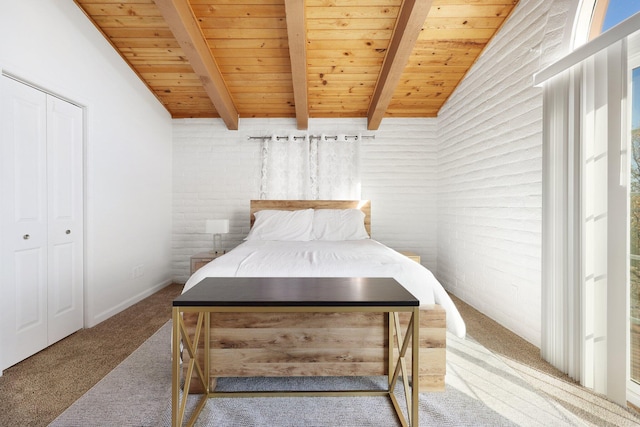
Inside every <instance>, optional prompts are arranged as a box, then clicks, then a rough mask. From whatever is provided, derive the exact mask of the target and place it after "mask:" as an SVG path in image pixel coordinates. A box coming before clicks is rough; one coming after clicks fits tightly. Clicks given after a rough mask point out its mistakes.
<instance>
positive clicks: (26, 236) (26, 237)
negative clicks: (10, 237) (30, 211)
mask: <svg viewBox="0 0 640 427" xmlns="http://www.w3.org/2000/svg"><path fill="white" fill-rule="evenodd" d="M29 237H31V236H29V235H28V234H25V235H24V236H22V238H23V239H24V240H29Z"/></svg>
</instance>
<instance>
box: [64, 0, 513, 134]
mask: <svg viewBox="0 0 640 427" xmlns="http://www.w3.org/2000/svg"><path fill="white" fill-rule="evenodd" d="M75 2H76V4H77V5H78V6H79V7H80V8H81V9H82V10H83V11H84V13H85V14H86V15H87V17H88V18H89V19H90V20H91V21H92V22H93V23H94V25H95V26H96V27H97V28H98V29H99V30H100V31H101V32H102V33H103V34H104V36H105V37H106V38H107V40H108V41H109V42H110V43H111V44H112V45H113V46H114V48H115V49H116V50H117V51H118V52H119V53H120V55H121V56H122V57H123V58H124V59H125V61H127V62H128V63H129V65H130V66H131V68H132V69H133V70H134V71H135V72H136V73H137V74H138V75H139V76H140V78H141V79H142V80H143V81H144V82H145V84H146V85H147V86H148V87H149V89H150V90H151V91H153V93H154V94H155V95H156V97H157V98H158V99H159V100H160V102H161V103H162V104H163V105H164V106H165V108H167V110H168V111H169V112H170V113H171V115H172V117H174V118H186V117H220V118H222V119H223V120H224V122H225V123H226V125H227V127H228V128H229V129H237V128H238V117H243V118H244V117H295V118H296V120H297V124H298V128H299V129H306V128H307V125H308V119H309V118H337V117H366V118H367V120H368V121H367V123H368V125H367V127H368V128H369V129H371V130H374V129H377V128H378V126H379V125H380V122H381V120H382V119H383V117H435V116H436V115H437V113H438V111H439V110H440V108H441V107H442V105H443V104H444V102H445V101H446V100H447V98H448V97H449V95H451V93H452V92H453V90H454V89H455V87H456V86H457V85H458V83H459V82H460V80H461V79H462V77H463V76H464V75H465V74H466V72H467V71H468V70H469V68H470V67H471V65H473V63H474V62H475V61H476V59H477V58H478V56H479V55H480V53H481V52H482V50H483V49H484V47H485V46H486V44H487V43H488V42H489V40H491V38H492V37H493V35H494V34H495V33H496V32H497V31H498V29H499V28H500V27H501V26H502V24H503V23H504V21H505V19H506V18H507V16H508V15H509V14H510V13H511V11H512V10H513V8H514V7H515V5H516V4H517V0H75Z"/></svg>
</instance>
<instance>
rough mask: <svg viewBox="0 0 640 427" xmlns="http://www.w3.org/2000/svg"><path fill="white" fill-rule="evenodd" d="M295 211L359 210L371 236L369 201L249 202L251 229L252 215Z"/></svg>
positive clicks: (253, 218) (253, 219)
mask: <svg viewBox="0 0 640 427" xmlns="http://www.w3.org/2000/svg"><path fill="white" fill-rule="evenodd" d="M266 209H269V210H280V211H296V210H299V209H360V210H361V211H362V212H364V228H365V229H366V230H367V233H369V235H371V201H370V200H251V208H250V211H251V227H253V223H254V222H255V220H256V218H255V216H254V215H253V214H254V213H256V212H258V211H262V210H266Z"/></svg>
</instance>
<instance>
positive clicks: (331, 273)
mask: <svg viewBox="0 0 640 427" xmlns="http://www.w3.org/2000/svg"><path fill="white" fill-rule="evenodd" d="M205 277H393V278H394V279H396V280H397V281H398V282H399V283H401V284H402V285H403V286H404V287H405V288H406V289H407V290H408V291H409V292H411V293H412V294H413V295H414V296H415V297H416V298H418V300H420V305H427V304H434V303H436V304H439V305H441V306H442V307H443V308H444V309H445V311H446V312H447V329H448V330H449V331H450V332H452V333H453V334H455V335H457V336H458V337H464V336H465V333H466V326H465V324H464V321H463V320H462V317H461V316H460V313H459V312H458V310H457V308H456V307H455V305H454V304H453V301H451V298H449V295H448V294H447V293H446V292H445V290H444V288H443V287H442V285H441V284H440V283H439V282H438V281H437V280H436V278H435V277H434V276H433V274H432V273H431V272H430V271H429V270H427V269H426V268H425V267H423V266H422V265H420V264H418V263H417V262H415V261H413V260H411V259H409V258H407V257H406V256H404V255H402V254H400V253H398V252H396V251H394V250H393V249H390V248H389V247H387V246H385V245H383V244H382V243H379V242H377V241H375V240H372V239H363V240H346V241H320V240H312V241H305V242H300V241H295V242H294V241H265V240H256V241H253V240H250V241H245V242H244V243H242V244H241V245H239V246H238V247H236V248H235V249H233V250H232V251H230V252H229V253H227V254H226V255H224V256H222V257H219V258H216V259H215V260H213V261H211V262H210V263H209V264H207V265H206V266H204V267H202V268H201V269H199V270H198V271H196V272H195V273H194V274H193V275H192V276H191V277H190V278H189V280H188V281H187V283H186V284H185V287H184V290H183V292H184V291H186V290H188V289H190V288H191V287H193V286H194V285H195V284H196V283H198V282H200V281H201V280H202V279H204V278H205Z"/></svg>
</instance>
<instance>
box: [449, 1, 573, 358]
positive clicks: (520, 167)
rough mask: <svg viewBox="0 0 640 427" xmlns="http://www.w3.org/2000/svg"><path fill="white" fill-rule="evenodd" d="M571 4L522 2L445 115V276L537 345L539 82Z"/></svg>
mask: <svg viewBox="0 0 640 427" xmlns="http://www.w3.org/2000/svg"><path fill="white" fill-rule="evenodd" d="M569 6H570V2H568V1H551V0H542V1H520V3H519V5H518V6H517V8H516V10H515V11H514V12H513V14H512V15H511V17H510V18H509V20H508V21H507V22H506V23H505V25H504V27H503V28H502V30H501V31H500V32H499V34H498V35H497V36H496V37H495V38H494V40H492V42H491V44H490V45H489V46H488V48H487V49H486V50H485V51H484V53H483V55H482V56H481V58H480V59H479V60H478V61H477V62H476V64H475V65H474V67H473V68H472V70H471V71H470V72H469V73H468V75H467V76H466V78H465V79H464V81H463V82H462V83H461V84H460V86H459V87H458V88H457V90H456V91H455V93H454V94H453V96H452V97H451V98H450V99H449V100H448V102H447V104H446V105H445V107H444V108H443V109H442V110H441V111H440V115H439V117H438V126H439V133H438V134H439V141H438V202H437V204H438V209H439V211H438V253H437V261H438V263H437V267H438V269H437V272H436V273H437V277H438V278H439V280H440V281H441V282H442V284H443V285H444V286H445V287H446V288H447V289H448V290H449V291H450V292H452V293H454V294H455V295H457V296H458V297H460V298H461V299H462V300H464V301H466V302H467V303H469V304H471V305H472V306H474V307H476V308H477V309H479V310H480V311H481V312H483V313H485V314H487V315H488V316H490V317H491V318H493V319H495V320H496V321H498V322H499V323H501V324H502V325H504V326H505V327H507V328H508V329H510V330H512V331H514V332H515V333H517V334H518V335H520V336H522V337H524V338H525V339H527V340H528V341H530V342H531V343H533V344H535V345H537V346H539V345H540V329H541V326H540V325H541V318H540V313H541V305H540V304H541V295H540V289H541V288H540V280H541V279H540V277H541V191H542V187H541V180H542V170H541V167H542V92H541V89H540V88H534V87H533V86H532V82H533V74H534V73H535V72H536V71H538V70H539V69H541V67H542V66H543V65H546V64H548V63H549V62H552V61H553V60H555V59H556V58H557V57H558V56H559V55H560V52H562V51H563V49H564V47H563V46H562V45H561V42H562V40H563V37H564V31H565V26H566V22H567V15H568V14H567V10H568V9H569ZM571 19H572V18H571Z"/></svg>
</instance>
